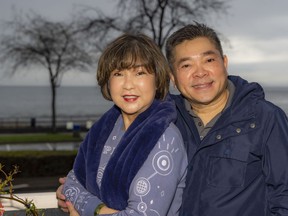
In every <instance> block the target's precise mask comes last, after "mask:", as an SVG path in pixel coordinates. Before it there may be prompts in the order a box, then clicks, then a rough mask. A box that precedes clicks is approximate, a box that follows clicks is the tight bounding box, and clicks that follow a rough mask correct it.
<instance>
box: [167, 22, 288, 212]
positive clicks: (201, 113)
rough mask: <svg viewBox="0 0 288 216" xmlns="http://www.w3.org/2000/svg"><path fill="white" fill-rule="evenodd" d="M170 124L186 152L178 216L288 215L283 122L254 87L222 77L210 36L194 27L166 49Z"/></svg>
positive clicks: (218, 50)
mask: <svg viewBox="0 0 288 216" xmlns="http://www.w3.org/2000/svg"><path fill="white" fill-rule="evenodd" d="M166 57H167V59H168V62H169V64H170V66H171V68H172V71H173V74H172V75H171V80H172V82H173V83H175V85H176V86H177V88H178V90H179V91H180V92H181V95H174V96H172V97H173V98H174V100H175V102H176V106H177V109H178V118H177V122H176V125H177V126H178V128H179V129H180V131H181V133H182V136H183V138H184V142H185V143H186V148H187V152H188V160H189V168H188V174H187V179H186V189H185V191H184V195H183V203H182V213H181V215H182V216H192V215H193V216H220V215H221V216H223V215H227V216H236V215H237V216H256V215H257V216H258V215H259V216H264V215H288V166H287V164H288V120H287V116H286V115H285V113H284V112H283V111H282V110H281V109H280V108H278V107H277V106H275V105H273V104H272V103H270V102H268V101H266V100H265V99H264V92H263V89H262V88H261V86H260V85H259V84H257V83H248V82H247V81H246V80H243V79H242V78H240V77H238V76H228V73H227V66H228V59H227V56H225V55H223V51H222V47H221V43H220V40H219V38H218V36H217V34H216V33H215V31H214V30H213V29H211V28H209V27H207V26H206V25H203V24H199V23H195V24H193V25H188V26H185V27H183V28H181V29H179V30H178V31H176V32H175V33H174V34H172V35H171V36H170V37H169V39H168V41H167V43H166Z"/></svg>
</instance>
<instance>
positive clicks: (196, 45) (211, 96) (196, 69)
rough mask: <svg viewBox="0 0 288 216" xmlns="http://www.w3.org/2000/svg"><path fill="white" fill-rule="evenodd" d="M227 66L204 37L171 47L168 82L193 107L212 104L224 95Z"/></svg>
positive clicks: (223, 58) (225, 61) (225, 60)
mask: <svg viewBox="0 0 288 216" xmlns="http://www.w3.org/2000/svg"><path fill="white" fill-rule="evenodd" d="M227 63H228V60H227V57H226V56H224V57H222V56H221V54H220V52H219V51H218V50H217V49H216V48H215V46H214V44H212V43H211V42H210V41H209V40H208V39H207V38H205V37H199V38H196V39H193V40H185V41H184V42H182V43H181V44H179V45H177V46H176V47H175V48H174V62H173V68H174V73H173V75H172V76H171V80H172V81H173V82H174V83H175V84H176V86H177V88H178V90H179V91H180V92H181V93H182V95H183V96H184V97H185V98H186V99H187V100H188V101H189V102H190V103H191V105H192V106H194V105H196V106H201V105H204V106H206V105H213V104H216V103H217V102H218V101H219V100H220V98H221V97H223V95H224V91H225V89H226V86H227V75H228V74H227V70H226V69H227Z"/></svg>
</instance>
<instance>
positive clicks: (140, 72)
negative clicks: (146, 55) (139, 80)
mask: <svg viewBox="0 0 288 216" xmlns="http://www.w3.org/2000/svg"><path fill="white" fill-rule="evenodd" d="M144 74H146V72H145V71H138V72H137V75H138V76H139V75H144Z"/></svg>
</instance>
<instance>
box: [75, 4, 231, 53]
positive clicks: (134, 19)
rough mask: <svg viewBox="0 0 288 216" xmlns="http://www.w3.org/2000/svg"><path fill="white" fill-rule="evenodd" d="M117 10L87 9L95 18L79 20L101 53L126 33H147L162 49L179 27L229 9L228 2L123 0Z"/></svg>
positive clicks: (117, 5)
mask: <svg viewBox="0 0 288 216" xmlns="http://www.w3.org/2000/svg"><path fill="white" fill-rule="evenodd" d="M115 7H116V8H117V10H116V11H117V13H115V14H113V15H111V16H110V15H105V14H104V13H103V12H102V11H100V10H97V9H92V8H86V10H85V11H84V15H85V12H87V14H88V12H91V10H94V11H95V12H96V13H95V14H96V16H94V17H93V16H86V17H85V16H83V17H82V19H79V20H81V26H82V27H83V28H82V30H83V31H86V32H87V33H88V34H87V35H89V36H93V38H92V39H93V40H94V42H96V44H97V45H96V48H97V49H99V50H101V49H102V46H103V45H105V40H110V38H111V37H112V36H114V37H115V35H117V34H120V33H123V32H143V33H146V34H148V35H150V36H151V37H152V38H153V39H154V41H155V42H156V43H157V44H158V45H159V46H160V47H161V48H162V47H163V46H164V43H165V41H166V39H167V37H168V36H169V35H170V34H171V32H173V31H175V30H176V29H177V28H179V27H182V26H184V25H186V24H188V23H191V22H193V21H204V20H205V19H208V18H211V15H212V14H217V15H219V14H220V15H222V14H225V13H227V9H228V5H227V3H226V2H225V0H137V1H135V0H120V1H118V3H117V4H116V3H115ZM99 42H101V43H99Z"/></svg>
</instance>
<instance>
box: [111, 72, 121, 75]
mask: <svg viewBox="0 0 288 216" xmlns="http://www.w3.org/2000/svg"><path fill="white" fill-rule="evenodd" d="M121 75H122V74H121V73H119V72H115V73H113V74H112V76H121Z"/></svg>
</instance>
